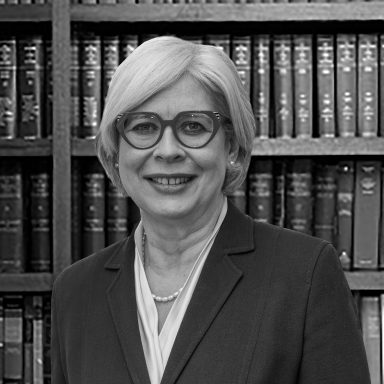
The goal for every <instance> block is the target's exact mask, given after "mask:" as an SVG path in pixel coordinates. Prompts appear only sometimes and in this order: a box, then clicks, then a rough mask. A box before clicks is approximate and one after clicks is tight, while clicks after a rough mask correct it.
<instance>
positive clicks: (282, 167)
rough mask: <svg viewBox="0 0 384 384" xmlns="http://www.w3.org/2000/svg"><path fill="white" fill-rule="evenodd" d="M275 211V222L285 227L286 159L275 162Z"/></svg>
mask: <svg viewBox="0 0 384 384" xmlns="http://www.w3.org/2000/svg"><path fill="white" fill-rule="evenodd" d="M273 172H274V196H273V202H274V212H273V216H274V218H273V223H274V224H275V225H278V226H280V227H284V223H285V200H286V196H285V192H286V161H285V160H280V159H279V160H276V161H275V163H274V169H273Z"/></svg>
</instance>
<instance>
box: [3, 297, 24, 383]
mask: <svg viewBox="0 0 384 384" xmlns="http://www.w3.org/2000/svg"><path fill="white" fill-rule="evenodd" d="M23 306H24V305H23V296H22V295H11V294H7V295H4V374H3V380H4V382H7V381H8V382H11V383H13V382H16V383H21V382H22V380H23Z"/></svg>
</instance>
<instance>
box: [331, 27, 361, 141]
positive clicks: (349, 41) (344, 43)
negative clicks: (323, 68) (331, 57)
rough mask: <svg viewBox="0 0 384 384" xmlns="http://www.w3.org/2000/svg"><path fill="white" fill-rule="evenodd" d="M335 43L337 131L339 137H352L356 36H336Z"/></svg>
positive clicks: (354, 131)
mask: <svg viewBox="0 0 384 384" xmlns="http://www.w3.org/2000/svg"><path fill="white" fill-rule="evenodd" d="M336 41H337V43H336V44H337V45H336V47H337V51H336V66H337V70H336V84H337V87H336V89H337V95H336V112H337V131H338V135H339V136H340V137H354V136H356V132H357V128H356V124H357V113H356V111H357V44H356V35H351V34H341V35H337V37H336Z"/></svg>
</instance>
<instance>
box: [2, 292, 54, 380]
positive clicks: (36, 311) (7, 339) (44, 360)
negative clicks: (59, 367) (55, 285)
mask: <svg viewBox="0 0 384 384" xmlns="http://www.w3.org/2000/svg"><path fill="white" fill-rule="evenodd" d="M50 344H51V295H50V293H46V294H24V295H22V294H8V293H6V294H4V293H3V294H0V383H5V384H8V383H14V384H15V383H18V384H50V383H51V358H50V350H51V348H50Z"/></svg>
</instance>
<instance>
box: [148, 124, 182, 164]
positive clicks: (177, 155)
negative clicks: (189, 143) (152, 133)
mask: <svg viewBox="0 0 384 384" xmlns="http://www.w3.org/2000/svg"><path fill="white" fill-rule="evenodd" d="M153 155H154V157H155V158H157V159H159V160H164V161H177V160H181V159H183V158H184V157H185V152H184V149H183V147H182V145H181V144H180V142H179V141H178V140H177V139H176V137H175V135H174V134H173V131H172V128H171V127H170V126H168V127H166V128H165V129H164V133H163V137H162V138H161V140H160V141H159V142H158V143H157V145H156V146H155V149H154V151H153Z"/></svg>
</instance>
